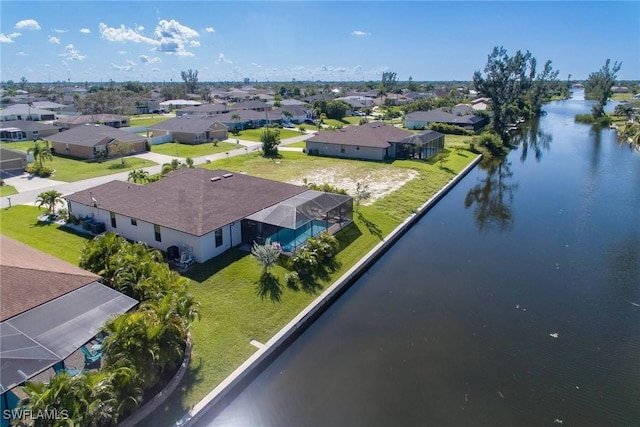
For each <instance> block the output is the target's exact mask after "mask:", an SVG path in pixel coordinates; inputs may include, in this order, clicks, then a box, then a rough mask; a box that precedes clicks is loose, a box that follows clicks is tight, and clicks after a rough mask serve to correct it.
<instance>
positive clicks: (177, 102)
mask: <svg viewBox="0 0 640 427" xmlns="http://www.w3.org/2000/svg"><path fill="white" fill-rule="evenodd" d="M196 105H202V102H200V101H192V100H188V99H168V100H166V101H162V102H161V103H160V106H161V107H163V108H184V107H195V106H196Z"/></svg>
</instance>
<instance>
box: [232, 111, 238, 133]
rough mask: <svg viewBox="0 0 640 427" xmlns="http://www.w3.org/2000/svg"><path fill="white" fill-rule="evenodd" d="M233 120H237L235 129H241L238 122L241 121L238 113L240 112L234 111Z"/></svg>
mask: <svg viewBox="0 0 640 427" xmlns="http://www.w3.org/2000/svg"><path fill="white" fill-rule="evenodd" d="M231 120H233V121H234V122H236V124H235V126H234V130H235V131H236V132H238V131H240V128H239V126H238V122H239V121H240V114H238V113H233V114H232V115H231Z"/></svg>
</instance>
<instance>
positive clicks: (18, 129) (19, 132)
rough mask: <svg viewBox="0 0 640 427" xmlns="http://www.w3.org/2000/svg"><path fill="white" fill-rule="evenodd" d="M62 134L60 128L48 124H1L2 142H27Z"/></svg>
mask: <svg viewBox="0 0 640 427" xmlns="http://www.w3.org/2000/svg"><path fill="white" fill-rule="evenodd" d="M58 132H60V128H59V127H57V126H54V125H50V124H48V123H40V122H34V121H30V120H11V121H3V122H0V141H25V140H29V139H39V138H46V137H47V136H49V135H55V134H57V133H58Z"/></svg>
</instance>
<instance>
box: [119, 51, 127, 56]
mask: <svg viewBox="0 0 640 427" xmlns="http://www.w3.org/2000/svg"><path fill="white" fill-rule="evenodd" d="M127 53H128V52H127V51H126V50H119V51H118V55H126V54H127Z"/></svg>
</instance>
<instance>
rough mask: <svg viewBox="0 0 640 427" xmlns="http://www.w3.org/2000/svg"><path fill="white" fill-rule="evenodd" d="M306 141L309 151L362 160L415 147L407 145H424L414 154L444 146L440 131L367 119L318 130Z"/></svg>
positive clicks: (398, 155) (400, 155) (405, 153)
mask: <svg viewBox="0 0 640 427" xmlns="http://www.w3.org/2000/svg"><path fill="white" fill-rule="evenodd" d="M306 144H307V154H310V155H318V156H331V157H345V158H350V159H362V160H386V159H402V158H408V157H412V156H413V154H411V153H412V152H413V151H415V150H413V149H410V147H409V146H413V147H419V148H420V147H422V148H426V147H428V148H429V149H428V150H427V151H425V152H424V153H422V154H420V155H418V157H419V158H424V157H429V155H432V154H435V153H436V152H438V151H440V150H442V148H444V134H441V133H439V132H435V131H427V132H421V133H419V134H414V133H412V132H409V131H406V130H404V129H400V128H398V127H395V126H393V125H390V124H387V123H384V122H370V123H366V124H364V125H360V126H348V127H345V128H342V129H338V130H328V131H322V132H318V133H317V134H315V135H314V136H313V137H312V138H309V139H307V141H306ZM427 153H428V155H427Z"/></svg>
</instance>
